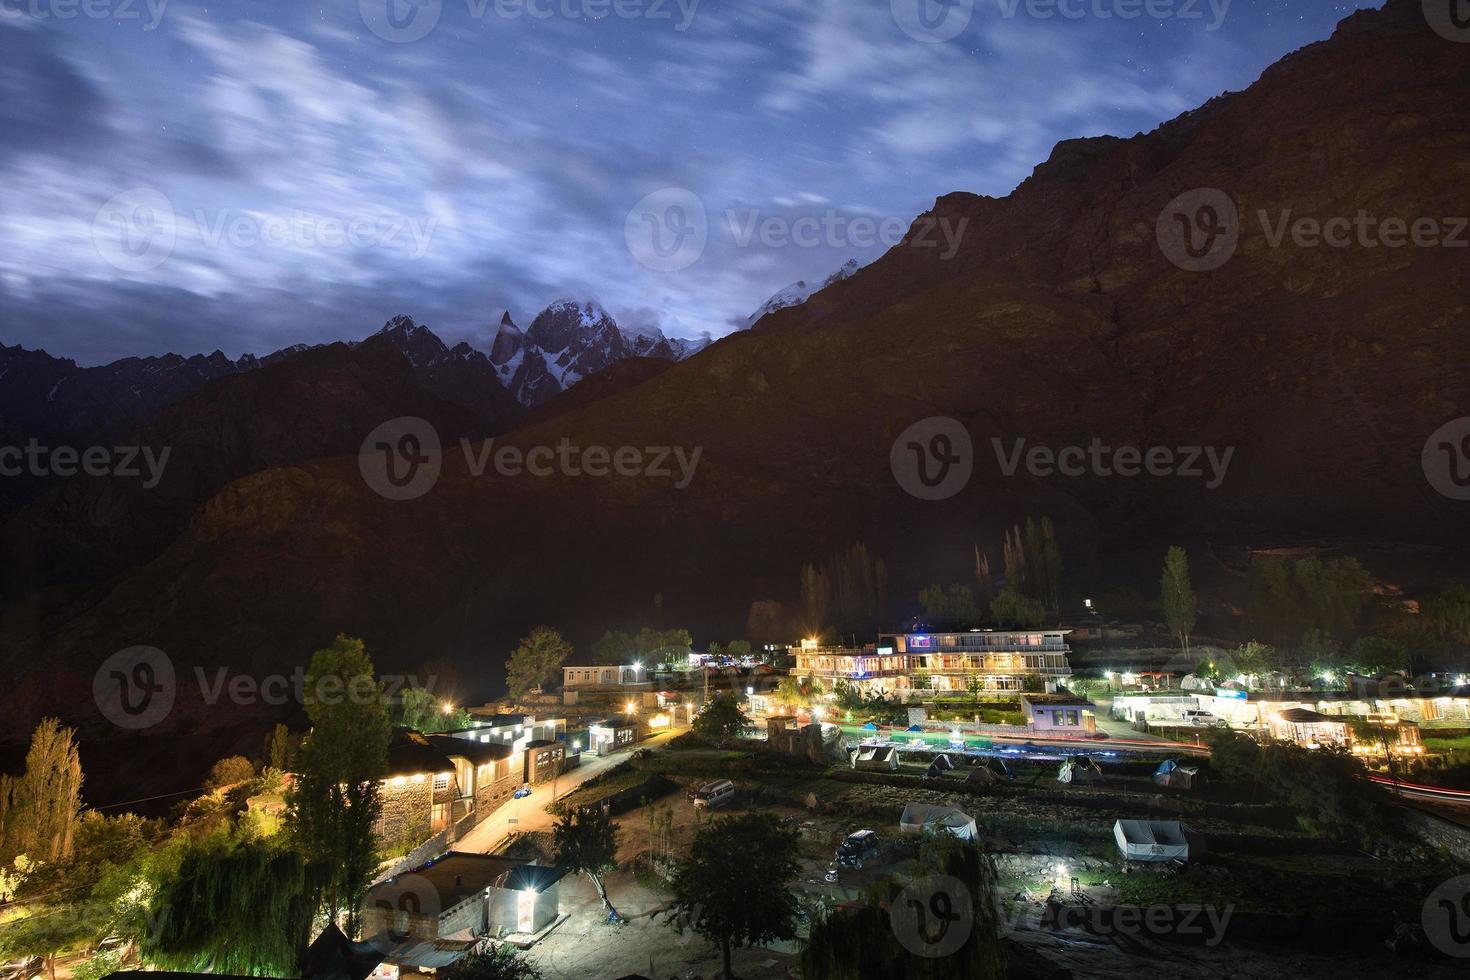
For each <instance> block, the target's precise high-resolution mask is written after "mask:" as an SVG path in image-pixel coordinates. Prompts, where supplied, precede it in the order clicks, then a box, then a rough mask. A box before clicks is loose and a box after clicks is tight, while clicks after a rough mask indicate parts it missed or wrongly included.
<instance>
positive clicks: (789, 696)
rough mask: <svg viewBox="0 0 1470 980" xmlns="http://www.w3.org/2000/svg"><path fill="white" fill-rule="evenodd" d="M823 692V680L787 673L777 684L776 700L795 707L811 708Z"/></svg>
mask: <svg viewBox="0 0 1470 980" xmlns="http://www.w3.org/2000/svg"><path fill="white" fill-rule="evenodd" d="M823 693H825V692H824V691H823V689H822V683H821V681H818V680H816V679H815V678H812V677H797V676H795V675H792V674H787V675H786V676H785V677H783V678H781V680H780V682H779V683H778V684H777V685H776V700H777V701H780V702H781V703H782V704H785V705H790V706H791V707H793V708H810V707H811V706H812V704H813V703H814V702H815V701H816V700H817V699H818V698H820V697H821V696H822V695H823Z"/></svg>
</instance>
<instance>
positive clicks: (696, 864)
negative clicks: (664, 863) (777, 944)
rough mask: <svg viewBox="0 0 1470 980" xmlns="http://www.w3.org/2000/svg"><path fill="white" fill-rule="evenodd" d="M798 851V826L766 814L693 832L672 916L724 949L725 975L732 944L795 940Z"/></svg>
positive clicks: (680, 871) (744, 816) (678, 875)
mask: <svg viewBox="0 0 1470 980" xmlns="http://www.w3.org/2000/svg"><path fill="white" fill-rule="evenodd" d="M797 851H798V846H797V833H796V831H795V829H794V828H793V827H792V826H791V825H790V823H789V822H788V821H784V820H781V819H779V818H777V817H775V816H772V815H771V814H766V813H746V814H741V815H738V816H730V817H719V818H716V819H715V820H712V821H711V822H710V823H708V824H707V825H705V827H704V828H702V829H701V830H700V831H699V832H698V833H697V834H695V836H694V844H693V847H692V848H691V850H690V855H689V858H688V860H686V861H683V862H681V863H680V865H679V868H678V871H677V872H675V875H674V882H673V888H674V912H673V918H674V922H675V923H676V924H677V925H679V927H680V928H690V929H693V930H694V931H695V932H696V933H698V934H699V935H701V936H703V937H704V938H705V939H708V940H709V941H710V942H712V943H714V944H716V945H717V946H719V947H720V951H721V954H722V955H723V957H724V963H725V976H727V977H729V976H733V974H732V973H731V971H730V959H731V950H732V948H733V947H734V946H747V945H761V944H764V943H770V942H774V941H777V940H782V939H791V938H793V937H794V936H795V935H796V919H797V904H796V897H795V896H794V895H793V894H792V892H791V883H792V881H794V880H795V878H796V875H797V872H798V870H799V866H798V864H797V861H796V859H797Z"/></svg>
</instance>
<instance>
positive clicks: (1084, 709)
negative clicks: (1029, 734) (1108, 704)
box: [1021, 691, 1097, 735]
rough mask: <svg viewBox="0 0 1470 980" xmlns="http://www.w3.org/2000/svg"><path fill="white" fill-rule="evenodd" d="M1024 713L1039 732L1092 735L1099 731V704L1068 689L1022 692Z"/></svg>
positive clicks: (1022, 711) (1028, 722) (1027, 720)
mask: <svg viewBox="0 0 1470 980" xmlns="http://www.w3.org/2000/svg"><path fill="white" fill-rule="evenodd" d="M1021 713H1022V714H1023V715H1025V716H1026V724H1028V725H1030V726H1031V729H1032V731H1035V732H1036V733H1037V734H1056V735H1091V734H1093V733H1095V732H1096V731H1097V706H1096V705H1094V704H1093V703H1092V702H1091V701H1089V700H1087V699H1086V698H1084V697H1080V696H1078V695H1076V694H1071V693H1069V692H1065V691H1060V692H1058V693H1056V694H1030V693H1028V694H1023V695H1021Z"/></svg>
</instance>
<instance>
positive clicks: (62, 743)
mask: <svg viewBox="0 0 1470 980" xmlns="http://www.w3.org/2000/svg"><path fill="white" fill-rule="evenodd" d="M75 736H76V730H75V729H72V728H63V727H62V726H61V722H59V721H57V720H56V719H55V718H43V719H42V720H41V723H40V724H39V725H37V726H36V730H35V732H34V733H32V735H31V746H30V750H29V751H28V752H27V753H26V767H25V772H24V773H23V774H22V775H21V776H19V777H14V778H13V777H10V776H0V866H5V865H10V864H12V863H13V862H14V861H15V859H16V858H17V857H19V856H21V855H25V856H26V857H27V858H28V859H29V860H30V861H31V862H32V863H37V862H57V861H65V860H67V859H69V858H70V857H71V855H72V844H73V836H74V835H75V833H76V828H77V822H78V821H79V820H80V819H81V815H82V761H81V756H80V755H78V753H77V745H76V740H75Z"/></svg>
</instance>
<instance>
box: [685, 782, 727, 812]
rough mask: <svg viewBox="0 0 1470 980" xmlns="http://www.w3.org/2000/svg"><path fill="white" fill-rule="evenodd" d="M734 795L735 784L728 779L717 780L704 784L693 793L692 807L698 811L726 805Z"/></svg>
mask: <svg viewBox="0 0 1470 980" xmlns="http://www.w3.org/2000/svg"><path fill="white" fill-rule="evenodd" d="M734 795H735V784H734V783H732V782H730V780H728V779H717V780H715V781H714V782H712V783H705V784H704V785H703V786H701V787H699V789H697V790H695V791H694V805H695V806H696V807H698V808H700V809H712V808H714V807H717V806H720V805H721V804H724V803H728V802H729V801H730V798H731V797H733V796H734Z"/></svg>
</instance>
